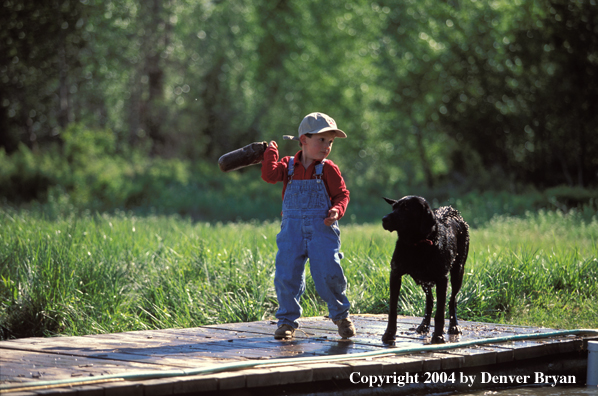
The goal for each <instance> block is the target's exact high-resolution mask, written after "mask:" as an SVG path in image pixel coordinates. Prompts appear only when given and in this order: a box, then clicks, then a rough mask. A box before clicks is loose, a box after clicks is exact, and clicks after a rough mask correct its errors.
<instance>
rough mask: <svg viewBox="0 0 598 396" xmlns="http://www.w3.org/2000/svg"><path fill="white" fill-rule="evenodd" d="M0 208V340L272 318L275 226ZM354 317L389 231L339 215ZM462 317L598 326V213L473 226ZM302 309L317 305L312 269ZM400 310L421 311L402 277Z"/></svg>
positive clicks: (372, 309)
mask: <svg viewBox="0 0 598 396" xmlns="http://www.w3.org/2000/svg"><path fill="white" fill-rule="evenodd" d="M40 213H41V212H35V211H33V212H32V211H25V210H14V209H10V208H6V207H4V208H1V209H0V224H2V227H1V228H0V276H1V278H0V325H1V329H2V338H13V337H26V336H42V335H55V334H64V335H83V334H91V333H103V332H118V331H126V330H136V329H157V328H167V327H191V326H199V325H204V324H209V323H223V322H237V321H251V320H260V319H264V318H269V317H271V316H272V315H273V313H274V312H275V309H276V298H275V293H274V288H273V272H274V255H275V252H276V244H275V237H276V233H277V231H278V228H279V224H278V223H276V222H274V223H270V222H265V223H257V222H255V223H228V224H220V223H211V224H210V223H194V222H192V221H191V220H189V219H187V218H182V217H179V216H143V217H137V216H135V215H132V214H130V213H124V212H116V213H114V214H110V215H108V214H104V215H92V214H87V215H85V214H83V215H76V216H75V215H73V216H60V217H58V218H55V217H52V218H51V219H48V218H46V217H44V215H42V214H40ZM341 229H342V239H343V251H344V253H345V257H346V258H345V260H344V261H343V266H344V268H345V273H346V276H347V278H348V280H349V289H348V295H349V299H350V300H351V302H352V304H353V309H352V312H354V313H359V312H360V313H385V312H386V311H387V298H388V274H389V264H388V263H389V260H390V256H391V254H392V249H393V247H394V242H395V240H396V235H395V234H393V235H391V234H389V233H388V232H385V231H384V230H383V229H382V228H381V226H380V225H379V224H363V225H356V224H341ZM471 234H472V235H471V239H472V245H471V249H470V256H469V259H468V262H467V267H466V268H467V269H466V275H465V280H464V286H463V289H462V290H461V292H460V294H459V307H458V309H459V316H460V317H461V318H462V319H467V320H481V321H492V322H505V323H515V324H527V325H535V326H550V327H559V328H583V327H592V328H596V327H598V321H597V320H596V318H597V317H598V298H597V297H596V296H597V295H598V258H597V257H598V245H597V241H598V219H597V218H596V217H588V216H587V214H584V215H582V214H580V213H578V212H570V213H568V214H563V213H562V212H558V211H557V212H546V211H539V212H537V213H533V214H531V213H528V214H527V215H526V216H523V217H519V218H515V217H495V218H494V219H493V220H491V221H489V222H487V223H485V224H484V225H482V226H480V227H477V228H474V229H472V232H471ZM308 279H309V280H308V288H307V292H306V294H305V296H304V299H303V306H304V315H305V316H311V315H323V314H326V313H327V312H326V308H325V306H324V304H323V303H322V301H321V300H320V299H319V298H318V296H317V294H316V293H315V288H314V286H313V282H312V281H311V279H310V278H309V277H308ZM401 299H402V301H401V306H400V309H401V311H402V313H404V314H411V315H421V314H422V312H423V293H422V292H421V290H420V289H419V288H418V287H416V286H415V285H414V283H413V282H412V281H411V279H410V278H408V279H407V278H406V279H405V282H404V286H403V289H402V293H401Z"/></svg>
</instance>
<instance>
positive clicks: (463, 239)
mask: <svg viewBox="0 0 598 396" xmlns="http://www.w3.org/2000/svg"><path fill="white" fill-rule="evenodd" d="M460 227H461V229H462V232H461V234H460V235H459V239H458V240H457V246H458V249H457V251H458V252H459V255H458V256H457V259H456V262H455V265H453V268H452V269H451V299H450V300H449V316H450V319H449V331H448V333H449V334H461V329H459V324H458V323H457V301H456V298H457V293H458V292H459V290H461V285H462V284H463V273H464V272H465V262H466V261H467V255H468V253H469V230H468V228H467V224H465V223H462V224H461V225H460Z"/></svg>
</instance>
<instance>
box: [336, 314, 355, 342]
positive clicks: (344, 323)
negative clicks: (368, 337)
mask: <svg viewBox="0 0 598 396" xmlns="http://www.w3.org/2000/svg"><path fill="white" fill-rule="evenodd" d="M332 323H334V324H335V325H337V326H338V334H339V335H340V336H341V337H343V338H349V337H353V336H354V335H355V334H357V332H356V331H355V326H354V325H353V322H351V319H349V318H345V319H341V320H333V321H332Z"/></svg>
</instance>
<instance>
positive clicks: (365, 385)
mask: <svg viewBox="0 0 598 396" xmlns="http://www.w3.org/2000/svg"><path fill="white" fill-rule="evenodd" d="M352 318H353V321H354V322H355V325H356V328H357V331H358V334H357V336H356V337H354V338H352V339H350V340H343V339H341V338H340V337H339V336H338V333H337V330H336V326H335V325H334V324H333V323H332V322H331V321H330V320H329V319H326V318H323V317H316V318H302V319H300V323H301V330H302V331H297V332H296V338H295V339H294V340H292V341H277V340H275V339H274V337H273V334H274V330H275V329H276V324H275V322H272V321H260V322H251V323H233V324H223V325H211V326H202V327H198V328H191V329H168V330H154V331H132V332H126V333H117V334H99V335H90V336H82V337H52V338H25V339H17V340H10V341H2V342H0V392H1V393H2V394H9V395H11V396H33V395H42V394H43V395H54V394H72V395H75V394H76V395H81V396H83V395H85V396H96V395H97V396H100V395H106V396H108V395H110V396H112V395H126V396H161V395H188V394H189V395H190V394H202V395H203V394H205V395H211V394H230V395H250V394H275V395H278V394H281V395H282V394H285V395H293V394H296V395H307V394H316V393H317V394H319V395H320V394H323V395H325V394H330V395H332V394H338V393H339V392H342V393H343V394H347V395H351V394H353V395H367V394H377V395H380V394H393V395H399V394H413V393H414V392H417V391H422V390H423V392H424V393H430V392H439V391H447V390H456V389H466V390H472V389H480V388H482V389H485V388H490V387H496V386H502V387H504V386H515V385H519V386H520V385H522V384H524V385H541V384H542V381H544V383H545V384H546V385H548V386H550V385H551V381H554V382H556V385H558V386H566V385H568V384H569V385H577V386H583V385H584V384H585V377H586V364H587V363H586V362H587V341H588V340H596V339H598V335H597V332H594V333H588V334H577V335H564V336H552V337H550V338H540V337H541V336H542V334H546V333H552V332H554V329H545V328H531V327H519V326H507V325H495V324H488V323H477V322H465V321H462V322H461V323H460V325H461V328H462V330H463V334H462V335H461V336H459V337H458V339H455V338H453V339H451V342H452V343H454V342H467V341H472V340H481V341H483V340H488V339H490V340H491V341H492V339H494V338H496V337H504V336H510V335H526V334H527V335H530V337H534V338H533V339H526V340H521V341H509V342H490V343H488V344H483V345H471V346H466V347H460V348H456V349H448V350H443V351H417V352H412V353H407V354H404V353H396V352H398V351H401V350H402V349H404V348H410V347H421V346H425V345H426V344H428V343H429V339H428V338H426V337H423V336H420V335H418V334H417V333H415V327H416V326H417V325H418V324H419V322H420V321H421V318H417V317H407V316H400V317H399V321H400V323H399V327H398V333H397V336H398V337H397V342H396V345H395V346H392V347H389V346H385V345H383V344H382V342H381V341H380V339H381V336H382V333H383V332H384V329H385V328H386V319H387V315H353V316H352ZM536 336H537V337H538V338H535V337H536ZM449 345H450V343H449ZM376 351H379V352H376ZM364 353H365V355H367V353H374V354H376V353H381V354H382V355H376V356H371V355H370V356H364ZM339 357H342V360H326V359H332V358H334V359H339ZM306 358H317V359H324V360H320V361H315V362H311V361H307V360H308V359H306ZM280 359H284V360H282V361H281V360H280ZM281 362H282V364H281ZM231 363H246V364H248V365H252V364H256V366H255V367H249V368H244V369H239V368H236V369H235V368H234V367H233V369H232V370H231V369H227V370H223V371H221V372H212V373H199V374H198V372H199V371H201V369H202V368H204V369H212V368H218V367H223V365H230V364H231ZM405 373H408V375H407V376H405ZM536 373H540V377H536ZM136 374H140V375H139V376H137V375H136ZM163 376H166V377H163ZM380 376H384V378H382V377H380ZM516 376H520V377H519V378H517V377H516ZM526 376H529V378H526ZM160 377H163V378H160ZM376 377H378V378H376ZM572 379H573V381H574V383H571V380H572ZM56 380H68V381H71V383H69V384H58V385H61V386H56V384H48V383H49V382H51V381H56ZM470 380H471V381H470ZM518 380H519V381H520V383H516V382H517V381H518ZM524 380H525V381H526V382H524V383H522V382H521V381H524ZM539 380H540V382H538V381H539ZM372 381H375V382H372ZM381 381H382V382H384V384H383V386H378V385H379V383H380V382H381ZM505 381H506V382H511V383H504V382H505ZM567 381H569V382H567ZM370 385H371V386H370ZM380 385H382V384H380ZM470 385H472V386H470Z"/></svg>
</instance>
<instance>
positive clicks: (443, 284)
mask: <svg viewBox="0 0 598 396" xmlns="http://www.w3.org/2000/svg"><path fill="white" fill-rule="evenodd" d="M447 287H448V279H447V278H446V277H443V278H442V279H441V280H440V281H438V282H437V283H436V316H434V333H433V334H432V344H443V343H444V336H443V335H442V333H444V309H445V308H444V307H445V305H446V289H447Z"/></svg>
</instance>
